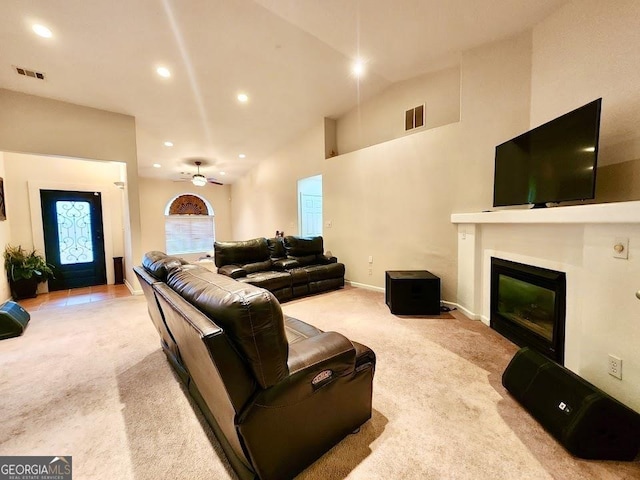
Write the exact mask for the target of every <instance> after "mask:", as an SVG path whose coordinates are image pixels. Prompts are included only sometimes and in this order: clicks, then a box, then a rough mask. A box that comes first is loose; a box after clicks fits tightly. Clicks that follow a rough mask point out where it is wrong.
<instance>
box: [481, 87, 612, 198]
mask: <svg viewBox="0 0 640 480" xmlns="http://www.w3.org/2000/svg"><path fill="white" fill-rule="evenodd" d="M601 104H602V99H601V98H599V99H598V100H594V101H593V102H591V103H588V104H586V105H584V106H582V107H580V108H577V109H575V110H573V111H571V112H569V113H566V114H564V115H562V116H561V117H558V118H556V119H554V120H551V121H550V122H547V123H545V124H544V125H540V126H539V127H536V128H534V129H533V130H530V131H528V132H526V133H523V134H522V135H519V136H517V137H515V138H513V139H511V140H509V141H507V142H504V143H502V144H500V145H498V146H497V147H496V156H495V171H494V182H493V206H494V207H501V206H507V205H524V204H533V206H534V207H544V206H546V204H547V203H558V202H565V201H573V200H587V199H592V198H594V197H595V188H596V167H597V159H598V137H599V132H600V109H601Z"/></svg>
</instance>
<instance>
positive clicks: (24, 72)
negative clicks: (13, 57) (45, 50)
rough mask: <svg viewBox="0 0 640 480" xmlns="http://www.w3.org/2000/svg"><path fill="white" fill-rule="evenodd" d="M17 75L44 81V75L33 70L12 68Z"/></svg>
mask: <svg viewBox="0 0 640 480" xmlns="http://www.w3.org/2000/svg"><path fill="white" fill-rule="evenodd" d="M14 68H15V69H16V73H17V74H18V75H24V76H25V77H31V78H37V79H39V80H44V73H42V72H36V71H35V70H29V69H28V68H22V67H14Z"/></svg>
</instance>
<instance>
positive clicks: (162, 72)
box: [156, 67, 171, 78]
mask: <svg viewBox="0 0 640 480" xmlns="http://www.w3.org/2000/svg"><path fill="white" fill-rule="evenodd" d="M156 72H158V75H160V76H161V77H164V78H169V77H170V76H171V72H170V71H169V69H168V68H167V67H158V68H157V69H156Z"/></svg>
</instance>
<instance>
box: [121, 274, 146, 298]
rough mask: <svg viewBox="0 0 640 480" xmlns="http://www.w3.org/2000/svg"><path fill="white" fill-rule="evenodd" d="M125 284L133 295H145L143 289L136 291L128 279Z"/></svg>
mask: <svg viewBox="0 0 640 480" xmlns="http://www.w3.org/2000/svg"><path fill="white" fill-rule="evenodd" d="M124 284H125V286H126V287H127V288H128V289H129V291H130V292H131V295H142V294H143V293H144V292H143V291H142V289H140V290H136V289H135V288H133V286H131V284H130V283H129V281H128V280H127V279H126V278H125V279H124Z"/></svg>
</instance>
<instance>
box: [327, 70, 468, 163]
mask: <svg viewBox="0 0 640 480" xmlns="http://www.w3.org/2000/svg"><path fill="white" fill-rule="evenodd" d="M423 103H424V104H426V106H425V110H426V118H425V126H424V127H423V128H419V129H415V130H412V131H409V132H405V130H404V114H405V111H406V110H409V109H410V108H414V107H417V106H418V105H422V104H423ZM458 120H460V69H459V68H449V69H446V70H441V71H438V72H433V73H428V74H426V75H422V76H419V77H416V78H412V79H410V80H406V81H403V82H398V83H395V84H393V85H392V86H390V87H389V88H387V89H386V90H385V91H384V92H382V93H381V94H379V95H378V96H376V97H374V98H372V99H370V100H367V101H366V102H363V103H361V104H360V105H358V106H357V107H356V108H354V109H353V110H351V111H350V112H348V113H346V114H345V115H342V116H341V117H340V118H338V119H337V131H336V139H337V146H338V153H340V154H345V153H349V152H353V151H355V150H359V149H361V148H364V147H368V146H371V145H376V144H378V143H382V142H386V141H389V140H393V139H394V138H400V137H403V136H405V135H411V134H415V133H418V132H419V131H421V130H426V129H430V128H436V127H440V126H442V125H447V124H449V123H453V122H457V121H458Z"/></svg>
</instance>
